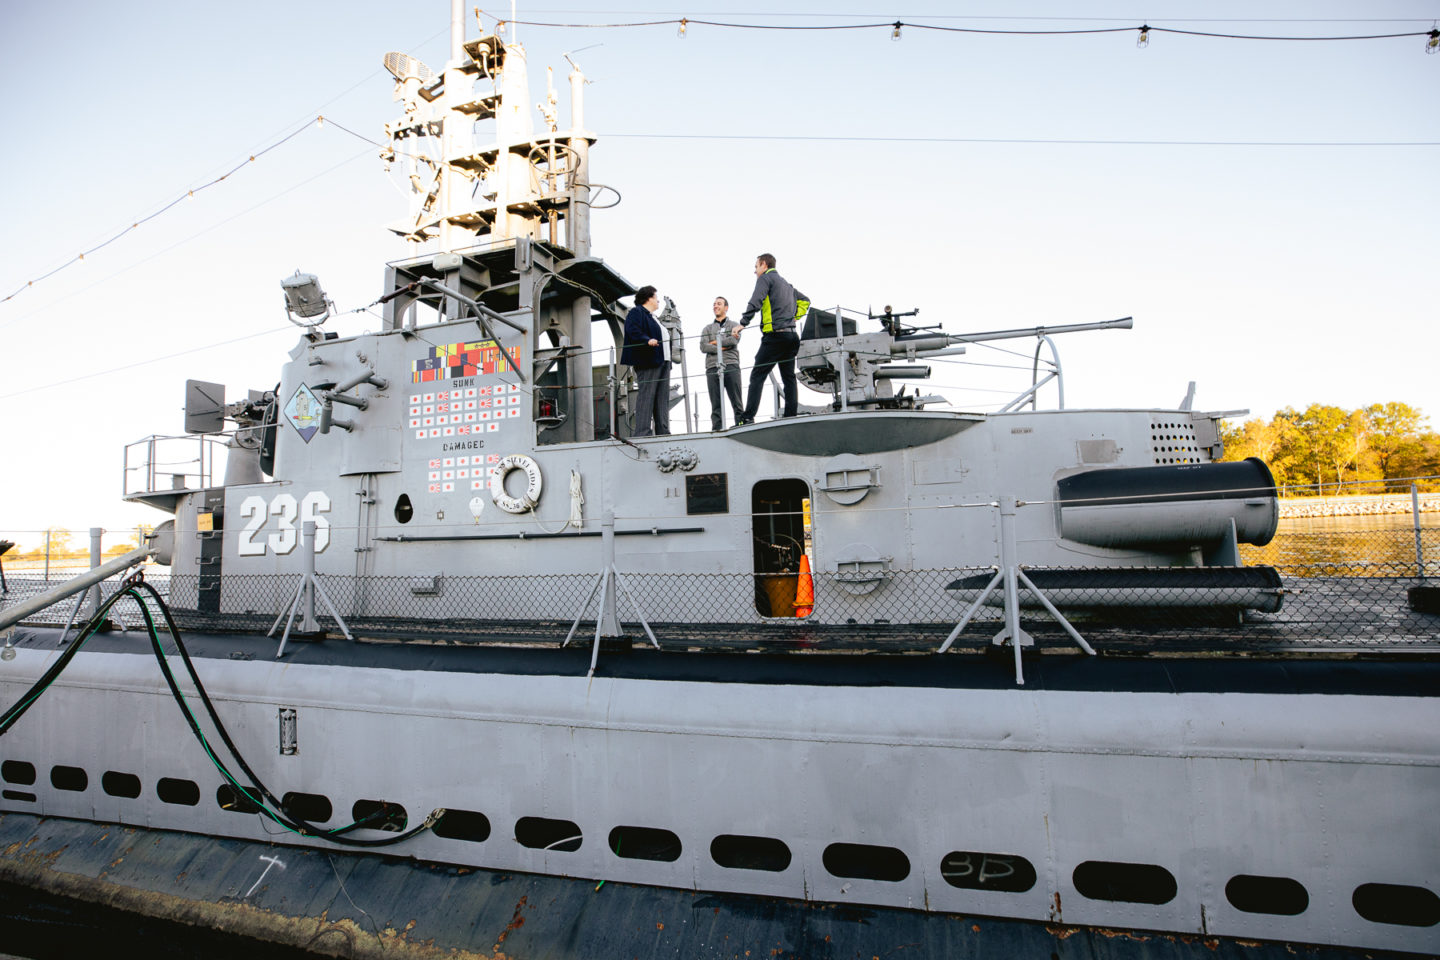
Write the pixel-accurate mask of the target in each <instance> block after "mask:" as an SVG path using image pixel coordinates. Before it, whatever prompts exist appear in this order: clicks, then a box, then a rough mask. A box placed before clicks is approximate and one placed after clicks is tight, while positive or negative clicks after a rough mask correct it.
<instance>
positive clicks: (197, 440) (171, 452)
mask: <svg viewBox="0 0 1440 960" xmlns="http://www.w3.org/2000/svg"><path fill="white" fill-rule="evenodd" d="M224 457H225V440H224V439H223V438H220V437H212V436H209V435H205V434H188V435H185V436H179V437H162V436H158V435H152V436H149V437H146V438H145V439H144V440H137V441H136V442H134V443H130V444H126V446H125V458H124V466H123V481H122V485H123V488H124V491H123V495H124V496H126V497H131V496H137V495H140V494H146V493H157V492H162V491H167V490H203V489H205V488H207V487H212V486H214V485H215V476H216V470H217V469H223V467H224Z"/></svg>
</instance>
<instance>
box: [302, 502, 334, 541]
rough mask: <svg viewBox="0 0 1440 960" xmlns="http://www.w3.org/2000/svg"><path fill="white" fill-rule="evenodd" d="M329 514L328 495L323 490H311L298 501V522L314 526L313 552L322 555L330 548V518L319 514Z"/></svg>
mask: <svg viewBox="0 0 1440 960" xmlns="http://www.w3.org/2000/svg"><path fill="white" fill-rule="evenodd" d="M329 512H330V495H329V494H327V493H326V492H325V491H324V490H311V491H310V492H309V493H307V494H305V499H304V500H301V501H300V522H301V523H302V524H304V523H307V522H313V523H314V524H315V552H316V553H324V552H325V548H326V547H328V546H330V518H329V517H324V516H321V514H325V513H329Z"/></svg>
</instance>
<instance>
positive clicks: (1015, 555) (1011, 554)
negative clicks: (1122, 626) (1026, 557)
mask: <svg viewBox="0 0 1440 960" xmlns="http://www.w3.org/2000/svg"><path fill="white" fill-rule="evenodd" d="M996 506H998V507H999V508H1000V566H999V567H998V568H997V569H996V570H995V576H993V577H991V578H990V582H989V583H988V584H986V585H985V589H984V590H981V591H980V595H979V596H978V597H976V598H975V600H974V602H972V603H971V604H970V606H969V607H968V608H966V610H965V614H964V616H962V617H961V618H960V622H959V623H958V624H956V625H955V629H954V630H951V631H950V636H948V637H946V638H945V642H944V643H943V644H941V645H940V650H939V652H940V653H944V652H945V651H947V650H949V649H950V647H951V646H952V645H953V644H954V643H955V640H956V638H957V637H959V636H960V634H961V632H962V631H964V629H965V627H966V626H968V625H969V623H970V618H971V617H973V616H974V615H975V611H977V610H979V609H980V605H981V604H983V603H984V602H985V600H986V598H987V597H989V596H990V594H991V593H992V592H993V591H994V590H995V588H996V587H997V586H999V585H1001V584H1002V583H1003V584H1004V589H1005V626H1004V627H1003V628H1002V629H1001V630H1000V632H999V633H997V634H995V639H994V641H992V642H993V643H994V644H995V645H996V646H1004V645H1005V644H1006V643H1009V644H1010V645H1011V646H1012V647H1014V649H1015V683H1016V684H1018V685H1021V686H1023V685H1024V683H1025V673H1024V671H1023V669H1022V668H1021V666H1020V651H1021V648H1023V647H1030V646H1034V645H1035V638H1034V637H1032V636H1030V634H1029V633H1027V632H1026V631H1025V629H1024V628H1022V627H1021V626H1020V586H1021V584H1024V586H1025V589H1026V590H1029V591H1030V593H1031V595H1033V596H1034V597H1035V599H1036V600H1039V601H1040V604H1041V606H1043V607H1044V608H1045V609H1046V610H1047V611H1049V613H1050V616H1052V617H1054V618H1055V620H1056V621H1057V622H1058V623H1059V624H1060V626H1062V627H1064V628H1065V632H1066V633H1068V634H1070V636H1071V638H1072V639H1073V640H1074V641H1075V642H1076V643H1077V644H1079V645H1080V649H1081V650H1084V651H1085V652H1086V653H1088V654H1090V656H1092V657H1093V656H1095V649H1094V648H1093V647H1091V646H1090V644H1088V643H1086V642H1085V638H1084V637H1082V636H1080V631H1078V630H1076V629H1075V627H1074V626H1072V625H1071V623H1070V621H1069V620H1066V619H1065V617H1064V615H1063V614H1061V613H1060V611H1059V610H1057V609H1056V608H1055V604H1053V603H1051V602H1050V598H1049V597H1047V596H1045V594H1044V593H1042V592H1040V588H1039V587H1037V586H1035V584H1034V582H1033V581H1031V579H1030V578H1029V577H1027V576H1026V575H1025V571H1024V570H1022V569H1021V568H1020V563H1019V550H1018V548H1017V547H1016V544H1015V511H1016V509H1017V508H1018V507H1021V506H1024V504H1023V503H1021V502H1020V501H1017V500H1016V499H1015V498H1014V497H1008V496H1007V497H1001V498H1000V501H999V503H998V504H996Z"/></svg>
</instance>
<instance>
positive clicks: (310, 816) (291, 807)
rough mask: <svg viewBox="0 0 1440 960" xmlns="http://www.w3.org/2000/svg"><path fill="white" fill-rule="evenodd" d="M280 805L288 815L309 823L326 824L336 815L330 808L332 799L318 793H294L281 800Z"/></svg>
mask: <svg viewBox="0 0 1440 960" xmlns="http://www.w3.org/2000/svg"><path fill="white" fill-rule="evenodd" d="M280 805H281V806H282V807H284V808H285V812H286V813H287V814H289V815H290V816H292V817H294V818H295V819H297V820H304V821H306V822H307V823H324V822H326V821H327V820H329V819H330V817H331V816H333V815H334V813H335V810H334V808H333V807H331V806H330V798H329V797H323V796H321V795H320V794H318V793H295V792H293V791H292V792H290V793H287V794H285V796H283V797H281V798H280Z"/></svg>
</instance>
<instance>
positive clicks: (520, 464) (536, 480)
mask: <svg viewBox="0 0 1440 960" xmlns="http://www.w3.org/2000/svg"><path fill="white" fill-rule="evenodd" d="M512 470H523V471H525V494H524V496H520V497H512V496H510V494H508V493H506V492H505V478H506V477H508V476H510V472H511V471H512ZM542 485H543V481H542V479H541V476H540V465H539V464H537V463H536V462H535V461H534V460H533V459H531V458H530V457H527V456H525V454H523V453H512V454H509V455H507V456H504V457H501V458H500V462H499V463H497V464H495V466H494V468H493V469H492V470H491V472H490V502H491V503H493V504H495V506H497V507H499V508H500V509H501V510H504V511H505V512H506V513H529V512H530V511H531V510H534V509H535V507H536V505H537V504H539V503H540V490H541V487H542Z"/></svg>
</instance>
